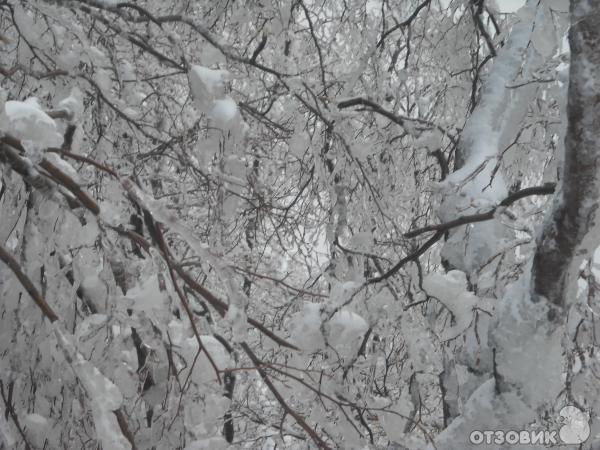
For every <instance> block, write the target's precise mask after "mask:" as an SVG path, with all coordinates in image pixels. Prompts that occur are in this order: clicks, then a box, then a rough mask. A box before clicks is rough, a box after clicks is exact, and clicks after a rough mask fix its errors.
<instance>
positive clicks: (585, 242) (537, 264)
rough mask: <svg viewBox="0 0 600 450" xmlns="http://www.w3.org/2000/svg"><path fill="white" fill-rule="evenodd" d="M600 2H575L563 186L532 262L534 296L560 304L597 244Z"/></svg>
mask: <svg viewBox="0 0 600 450" xmlns="http://www.w3.org/2000/svg"><path fill="white" fill-rule="evenodd" d="M599 7H600V1H599V0H588V1H577V0H575V1H572V2H571V24H572V25H571V29H570V31H569V45H570V48H571V67H570V71H569V100H568V105H567V118H568V128H567V135H566V138H565V155H564V166H563V175H562V189H561V191H560V192H559V193H558V194H557V196H556V199H555V203H554V209H553V212H552V215H551V216H550V217H549V220H548V221H547V222H546V224H545V226H544V229H543V231H542V234H541V236H540V240H539V243H538V247H537V252H536V254H535V258H534V261H533V269H532V270H533V273H532V275H533V279H532V288H533V296H532V298H533V300H534V301H536V300H538V299H540V298H546V299H547V300H549V301H550V302H552V303H553V304H555V305H557V306H563V305H565V304H567V303H568V299H567V295H568V294H569V293H574V290H573V289H569V286H570V285H571V286H573V283H574V282H576V280H577V269H578V266H579V264H580V263H581V259H582V258H583V257H584V255H585V254H587V253H588V252H590V251H593V250H594V248H595V247H596V246H597V245H598V239H597V238H596V236H595V233H593V232H592V231H593V230H594V228H595V226H596V220H597V219H596V214H597V209H598V197H599V195H600V172H599V167H600V161H599V158H600V146H599V144H600V137H599V135H598V129H599V126H600V73H599V72H600V52H599V49H600V11H599V10H598V8H599Z"/></svg>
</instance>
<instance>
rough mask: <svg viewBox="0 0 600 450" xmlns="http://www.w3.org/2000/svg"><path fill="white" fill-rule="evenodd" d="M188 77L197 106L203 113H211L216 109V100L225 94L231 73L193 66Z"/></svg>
mask: <svg viewBox="0 0 600 450" xmlns="http://www.w3.org/2000/svg"><path fill="white" fill-rule="evenodd" d="M188 76H189V80H190V88H191V90H192V95H193V96H194V99H195V100H196V105H197V106H198V108H199V109H200V110H201V111H204V112H209V111H210V110H211V109H212V108H213V107H214V102H215V100H216V99H218V98H221V97H222V96H223V95H224V94H225V80H226V79H227V78H228V76H229V72H227V71H226V70H220V69H209V68H207V67H203V66H193V67H192V69H191V70H190V71H189V74H188Z"/></svg>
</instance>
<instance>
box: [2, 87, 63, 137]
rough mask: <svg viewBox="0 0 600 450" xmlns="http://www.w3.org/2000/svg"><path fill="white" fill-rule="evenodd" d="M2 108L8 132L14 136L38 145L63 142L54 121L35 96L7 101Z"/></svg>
mask: <svg viewBox="0 0 600 450" xmlns="http://www.w3.org/2000/svg"><path fill="white" fill-rule="evenodd" d="M4 110H5V112H6V115H7V117H8V122H9V129H8V132H9V133H11V134H13V135H14V136H15V137H16V138H18V139H22V140H26V141H29V142H31V143H33V144H35V145H36V146H39V147H60V146H61V144H62V143H63V137H62V136H61V135H60V134H59V133H58V132H57V126H56V122H54V120H53V119H52V118H51V117H50V116H48V114H46V113H45V112H44V110H43V109H42V107H41V106H40V104H39V101H38V99H37V98H35V97H30V98H28V99H27V100H25V101H23V102H20V101H15V100H10V101H7V102H6V103H5V105H4Z"/></svg>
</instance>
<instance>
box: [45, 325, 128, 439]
mask: <svg viewBox="0 0 600 450" xmlns="http://www.w3.org/2000/svg"><path fill="white" fill-rule="evenodd" d="M54 334H55V336H56V339H57V341H58V344H59V346H60V347H61V349H62V351H63V353H64V355H65V358H66V360H67V361H68V362H69V364H70V366H71V368H72V369H73V371H74V372H75V375H76V376H77V379H78V380H79V381H80V382H81V384H82V385H83V387H84V389H85V392H86V394H87V396H88V397H89V399H90V400H91V406H92V415H93V418H94V426H95V428H96V434H97V436H98V439H99V440H100V442H101V443H102V447H103V448H110V449H114V450H130V449H131V444H130V443H129V442H128V441H127V440H126V439H125V437H124V436H123V434H122V433H121V431H120V428H119V424H118V423H117V419H116V417H115V415H114V413H113V412H114V411H116V410H118V409H119V408H120V407H121V404H122V402H123V396H122V394H121V392H120V391H119V388H118V387H117V386H115V384H114V383H112V382H111V381H110V380H109V379H108V378H106V377H105V376H104V375H103V374H102V373H101V372H100V371H99V370H98V369H97V368H96V367H95V366H94V365H93V364H92V363H90V362H89V361H87V360H86V359H85V358H84V357H83V355H82V354H81V353H79V352H78V351H77V350H76V348H75V345H74V344H73V341H74V337H73V336H72V335H70V334H69V333H67V332H66V331H64V330H63V329H62V328H61V325H60V324H59V322H55V324H54Z"/></svg>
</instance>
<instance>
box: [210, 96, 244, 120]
mask: <svg viewBox="0 0 600 450" xmlns="http://www.w3.org/2000/svg"><path fill="white" fill-rule="evenodd" d="M237 112H238V109H237V105H236V103H235V101H234V100H233V99H232V98H231V97H230V96H229V95H226V96H225V97H224V98H222V99H219V100H215V101H214V104H213V107H212V109H211V110H210V112H209V114H208V116H209V117H210V118H211V119H213V120H215V121H216V122H217V123H218V124H221V125H227V124H228V123H230V122H231V121H232V120H233V119H234V118H235V116H236V114H237Z"/></svg>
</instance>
